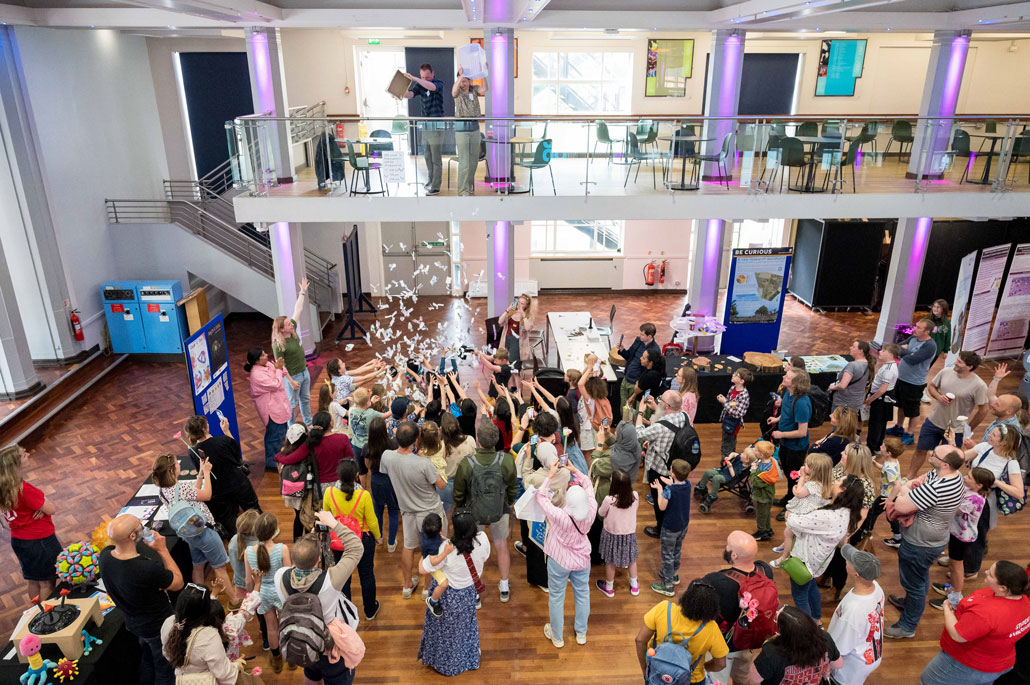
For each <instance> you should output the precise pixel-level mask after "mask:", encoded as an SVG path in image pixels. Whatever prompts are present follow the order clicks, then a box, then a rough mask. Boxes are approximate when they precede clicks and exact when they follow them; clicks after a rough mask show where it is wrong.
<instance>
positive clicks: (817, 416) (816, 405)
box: [795, 385, 830, 429]
mask: <svg viewBox="0 0 1030 685" xmlns="http://www.w3.org/2000/svg"><path fill="white" fill-rule="evenodd" d="M808 399H809V400H811V401H812V418H810V419H809V420H808V427H809V429H812V428H818V427H819V426H821V425H823V424H824V423H826V422H827V421H828V420H829V419H830V395H829V393H827V392H826V391H825V390H823V389H822V388H820V387H819V386H818V385H813V386H812V387H811V388H809V389H808ZM795 401H797V399H796V398H795Z"/></svg>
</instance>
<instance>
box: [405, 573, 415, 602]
mask: <svg viewBox="0 0 1030 685" xmlns="http://www.w3.org/2000/svg"><path fill="white" fill-rule="evenodd" d="M417 587H418V576H412V578H411V587H406V588H402V589H401V597H403V598H404V599H411V595H412V593H414V592H415V588H417Z"/></svg>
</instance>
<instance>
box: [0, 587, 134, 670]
mask: <svg viewBox="0 0 1030 685" xmlns="http://www.w3.org/2000/svg"><path fill="white" fill-rule="evenodd" d="M95 591H96V588H95V587H93V586H89V587H88V588H84V587H77V588H75V589H73V590H72V594H71V595H69V597H72V598H83V597H89V596H90V595H91V594H93V593H94V592H95ZM54 597H56V595H54ZM51 599H53V597H52V598H51ZM26 608H28V607H26ZM86 630H87V631H88V632H89V634H90V635H92V636H93V637H99V638H100V639H101V640H103V643H102V644H95V645H93V649H92V650H90V653H89V655H88V656H86V655H83V656H81V657H79V675H78V677H76V678H75V679H74V680H65V681H64V682H65V683H66V684H68V685H112V684H113V683H135V682H137V680H138V678H139V663H140V648H139V641H138V640H137V639H136V637H135V636H134V635H133V634H132V633H130V632H129V631H128V630H126V628H125V617H124V615H123V614H122V612H121V610H120V609H118V608H117V607H115V608H114V609H112V610H111V611H110V612H109V613H108V614H107V616H104V623H103V625H101V626H99V627H97V625H96V624H95V623H93V621H92V620H90V621H89V622H88V623H87V625H86ZM12 649H14V643H13V642H8V643H7V646H6V647H4V650H3V652H2V654H3V655H4V656H6V655H7V654H8V653H10V651H11V650H12ZM40 653H41V654H42V655H43V658H44V659H50V660H51V661H53V662H54V663H55V664H56V663H57V662H58V661H60V660H61V658H62V657H63V656H64V655H63V654H61V650H60V649H58V648H57V647H56V646H54V645H48V644H44V645H43V650H42V652H40ZM27 668H28V665H27V664H23V663H21V662H19V661H18V657H17V656H12V657H11V658H10V659H3V660H0V683H3V684H4V685H7V684H8V683H18V682H19V681H18V679H19V678H20V677H21V675H22V674H23V673H25V671H26V669H27ZM48 682H51V683H57V682H58V680H57V679H56V678H55V677H54V672H53V671H50V680H49V681H48Z"/></svg>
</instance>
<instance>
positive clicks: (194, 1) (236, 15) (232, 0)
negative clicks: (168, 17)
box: [125, 0, 283, 24]
mask: <svg viewBox="0 0 1030 685" xmlns="http://www.w3.org/2000/svg"><path fill="white" fill-rule="evenodd" d="M125 2H127V3H129V4H130V5H136V6H139V7H147V8H150V9H157V10H167V11H169V12H176V13H180V14H188V15H191V16H196V17H202V18H204V19H212V20H214V21H226V22H230V23H254V22H260V23H262V24H264V23H268V22H272V21H281V20H282V18H283V11H282V9H280V8H278V7H275V6H273V5H269V4H267V3H264V2H260V0H125Z"/></svg>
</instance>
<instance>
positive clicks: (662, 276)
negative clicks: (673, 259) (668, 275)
mask: <svg viewBox="0 0 1030 685" xmlns="http://www.w3.org/2000/svg"><path fill="white" fill-rule="evenodd" d="M667 266H669V260H668V259H663V260H662V265H661V266H660V267H658V282H659V283H665V267H667Z"/></svg>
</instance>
